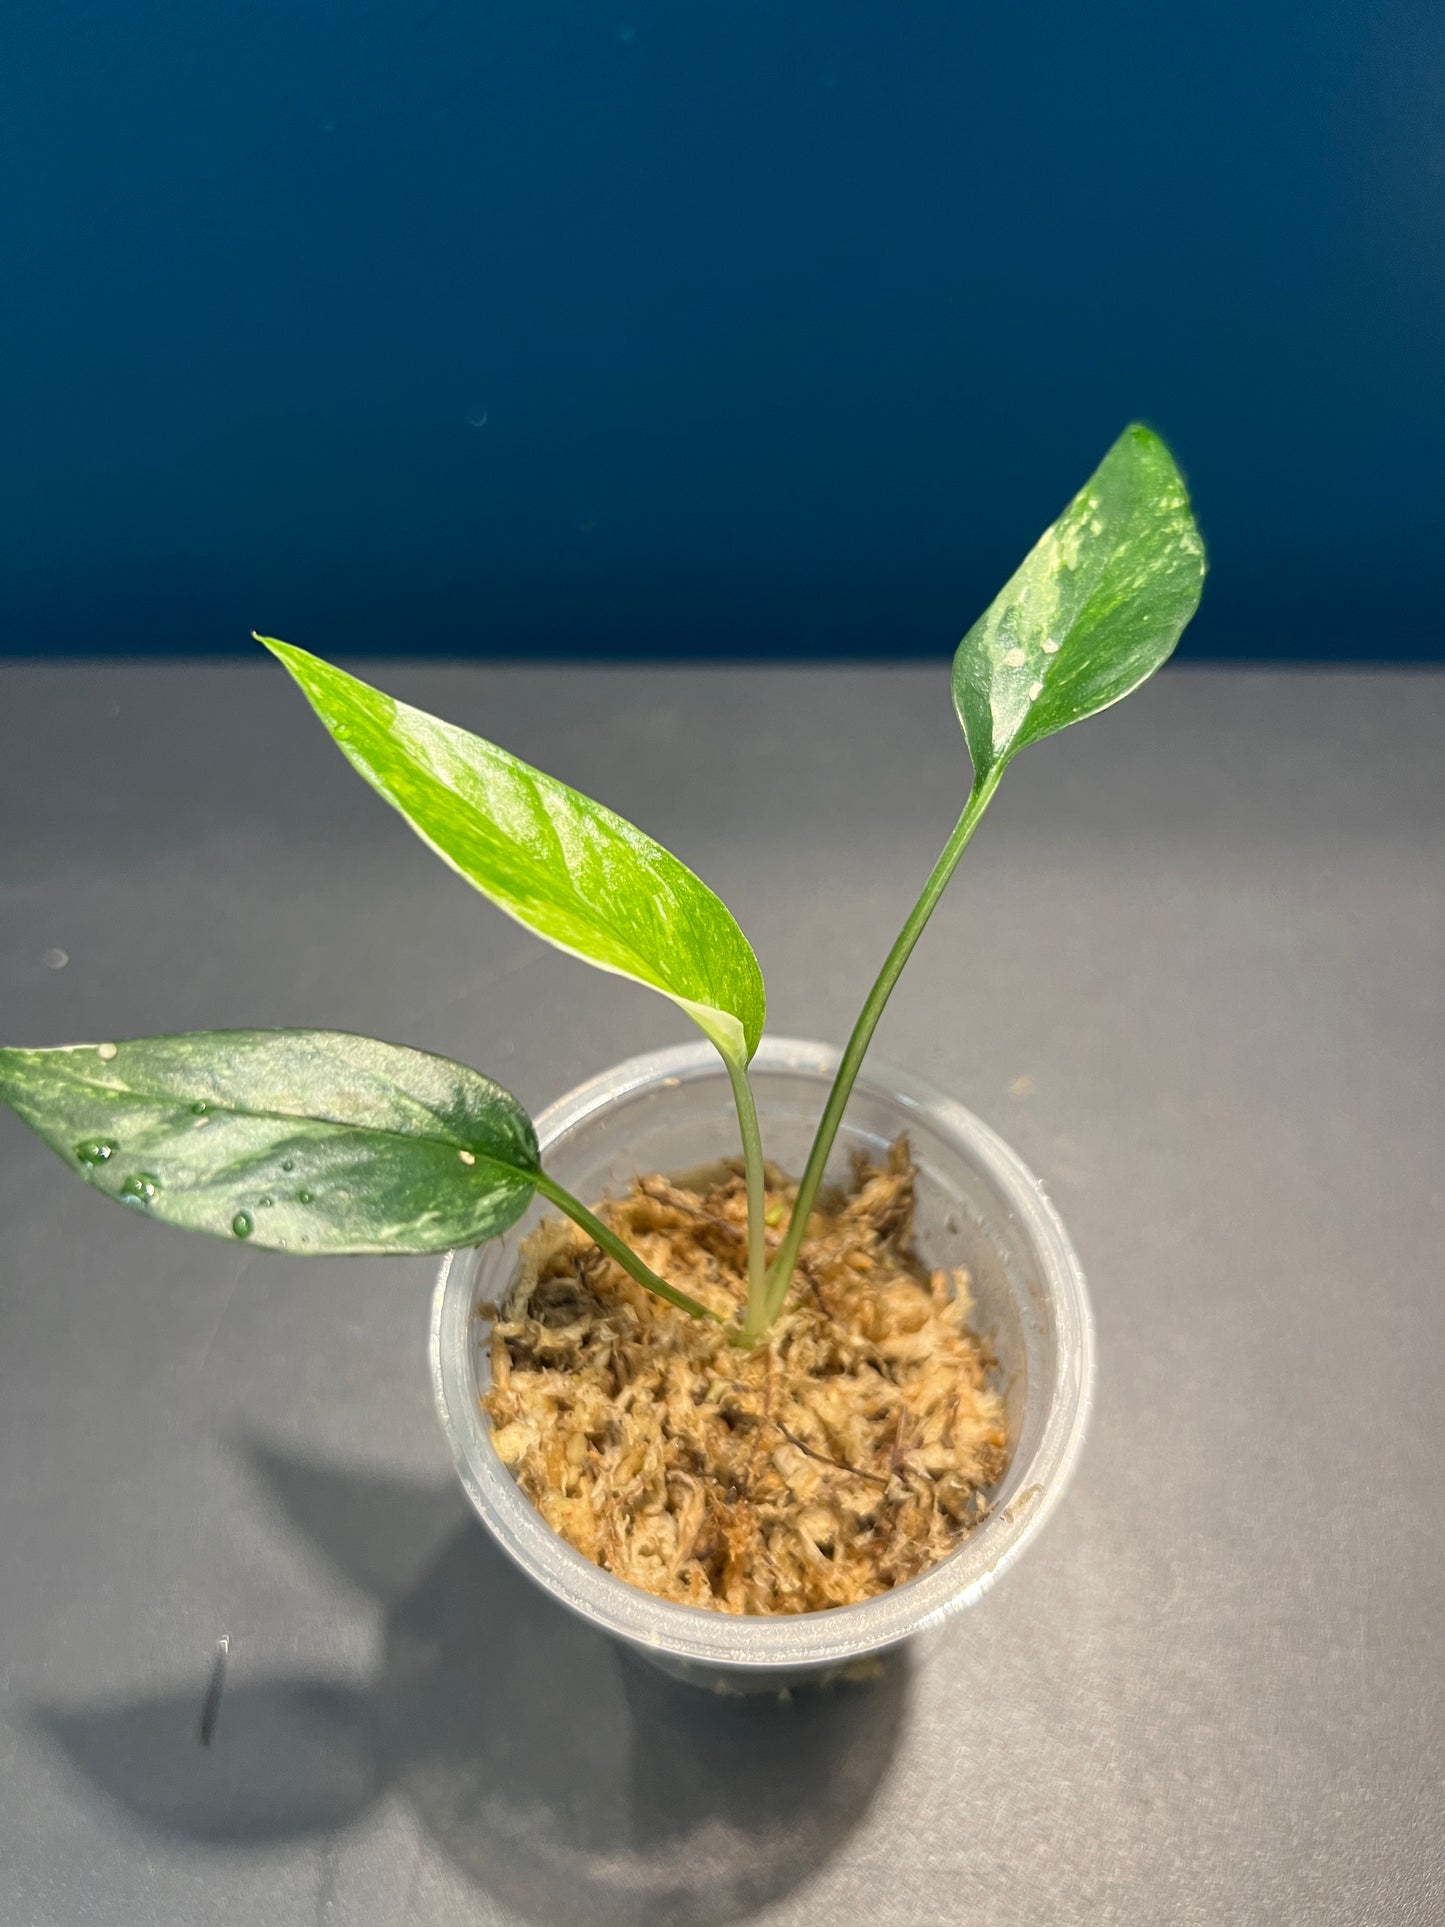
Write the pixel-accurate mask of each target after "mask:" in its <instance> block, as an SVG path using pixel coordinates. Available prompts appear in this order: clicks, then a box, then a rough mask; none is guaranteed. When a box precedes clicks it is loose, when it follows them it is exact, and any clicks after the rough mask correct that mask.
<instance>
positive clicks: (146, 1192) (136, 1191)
mask: <svg viewBox="0 0 1445 1927" xmlns="http://www.w3.org/2000/svg"><path fill="white" fill-rule="evenodd" d="M159 1189H160V1180H159V1179H158V1178H153V1177H152V1176H151V1174H150V1172H149V1171H137V1172H136V1174H135V1176H134V1177H133V1178H127V1179H126V1181H125V1183H124V1184H123V1185H122V1186H121V1187H120V1195H121V1196H122V1197H123V1198H124V1199H125V1201H126V1203H127V1204H149V1203H150V1202H151V1201H152V1199H153V1198H154V1197H155V1194H156V1192H157V1191H158V1190H159Z"/></svg>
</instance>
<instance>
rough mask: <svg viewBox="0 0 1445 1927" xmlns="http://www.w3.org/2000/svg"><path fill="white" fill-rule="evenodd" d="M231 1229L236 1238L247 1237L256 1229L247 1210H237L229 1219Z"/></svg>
mask: <svg viewBox="0 0 1445 1927" xmlns="http://www.w3.org/2000/svg"><path fill="white" fill-rule="evenodd" d="M231 1229H232V1231H234V1232H235V1234H236V1236H237V1237H238V1238H249V1237H250V1235H251V1233H252V1232H253V1231H254V1230H255V1229H256V1226H255V1223H254V1221H253V1220H252V1217H251V1214H250V1212H249V1211H238V1212H237V1213H236V1215H235V1217H234V1218H232V1220H231Z"/></svg>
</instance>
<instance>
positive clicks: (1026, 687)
mask: <svg viewBox="0 0 1445 1927" xmlns="http://www.w3.org/2000/svg"><path fill="white" fill-rule="evenodd" d="M1203 584H1204V544H1203V542H1202V541H1201V540H1200V537H1199V530H1198V529H1197V528H1196V527H1195V523H1194V517H1193V515H1192V514H1191V513H1190V510H1189V497H1188V494H1187V493H1186V491H1185V487H1184V479H1183V477H1182V476H1181V475H1180V473H1179V470H1178V469H1177V468H1176V467H1175V465H1174V461H1173V458H1172V456H1171V455H1170V453H1169V450H1168V449H1167V448H1166V447H1165V446H1164V444H1163V442H1161V441H1160V439H1159V437H1158V436H1157V435H1155V434H1153V433H1152V432H1151V431H1150V430H1149V429H1147V428H1143V427H1141V426H1140V425H1139V424H1138V423H1135V424H1134V425H1133V427H1131V428H1126V429H1125V431H1124V433H1123V434H1122V435H1121V436H1120V437H1119V439H1118V441H1117V442H1115V444H1114V446H1113V447H1112V448H1111V449H1110V450H1109V452H1108V454H1107V455H1106V456H1105V457H1104V459H1103V461H1102V462H1101V463H1100V464H1099V466H1098V468H1097V469H1096V470H1095V472H1094V474H1093V475H1092V476H1091V477H1090V478H1089V480H1088V481H1087V482H1086V483H1085V484H1084V486H1083V488H1081V489H1080V491H1079V493H1078V494H1077V495H1076V496H1075V497H1074V499H1073V501H1072V502H1070V504H1069V506H1068V507H1067V508H1066V509H1065V510H1064V512H1063V514H1062V515H1061V516H1060V517H1059V519H1058V521H1057V522H1055V523H1054V524H1053V526H1052V527H1051V528H1048V529H1046V530H1045V531H1044V533H1043V534H1042V535H1041V536H1040V537H1039V539H1038V541H1037V542H1036V543H1035V544H1034V547H1033V548H1032V550H1031V551H1030V552H1029V554H1028V556H1027V557H1026V559H1025V560H1024V562H1023V564H1022V566H1021V567H1020V568H1019V569H1018V570H1017V571H1016V572H1015V574H1014V575H1013V577H1012V578H1011V580H1010V581H1009V582H1008V583H1007V584H1006V585H1005V587H1004V588H1003V589H1002V590H1001V591H1000V592H999V594H998V595H997V596H996V597H995V598H994V600H993V602H992V604H991V605H990V606H989V608H988V609H987V610H986V611H985V612H984V614H983V615H981V616H980V617H979V619H978V621H977V622H976V623H975V624H974V625H973V627H972V628H971V629H970V630H969V632H968V634H967V635H966V636H965V637H964V639H963V641H962V642H961V643H960V644H959V646H958V653H957V655H956V656H955V657H954V659H953V704H954V708H955V709H956V710H957V711H958V719H959V721H960V722H961V723H962V724H963V733H964V736H965V738H966V740H967V742H968V753H969V755H970V756H971V757H972V758H973V767H974V779H975V782H976V783H977V782H981V781H983V779H985V778H986V777H987V776H988V775H989V774H990V773H991V772H992V771H994V770H997V769H1001V768H1002V766H1003V765H1004V764H1005V763H1006V762H1007V761H1008V760H1009V758H1010V757H1012V756H1014V755H1016V754H1017V753H1018V751H1019V750H1021V749H1022V748H1024V746H1025V745H1026V744H1028V743H1037V742H1039V741H1040V740H1041V739H1042V738H1043V737H1045V736H1052V735H1053V734H1054V733H1055V731H1057V730H1060V729H1066V728H1067V727H1068V725H1069V724H1070V723H1076V722H1079V721H1080V720H1081V719H1082V718H1083V717H1085V716H1092V715H1093V714H1094V713H1095V711H1096V710H1100V709H1106V708H1107V707H1108V706H1109V704H1110V703H1116V702H1118V701H1119V699H1120V698H1121V697H1123V696H1127V695H1128V694H1129V692H1130V690H1131V689H1136V688H1137V687H1138V685H1139V684H1140V683H1141V682H1143V681H1144V679H1145V677H1146V676H1151V675H1153V673H1154V671H1155V670H1156V669H1157V668H1158V667H1159V665H1160V663H1162V662H1164V661H1165V660H1166V658H1167V657H1168V656H1169V654H1170V653H1171V651H1172V650H1173V648H1174V645H1175V643H1176V642H1177V641H1178V640H1179V637H1180V634H1181V633H1182V631H1183V629H1184V625H1185V624H1186V623H1187V622H1188V620H1189V618H1190V617H1191V616H1192V615H1193V614H1194V611H1195V609H1196V608H1197V607H1198V604H1199V594H1200V590H1201V588H1202V587H1203Z"/></svg>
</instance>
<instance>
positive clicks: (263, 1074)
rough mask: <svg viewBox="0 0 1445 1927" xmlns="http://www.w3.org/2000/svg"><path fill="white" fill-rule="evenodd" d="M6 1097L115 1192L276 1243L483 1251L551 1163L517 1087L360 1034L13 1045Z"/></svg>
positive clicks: (159, 1213)
mask: <svg viewBox="0 0 1445 1927" xmlns="http://www.w3.org/2000/svg"><path fill="white" fill-rule="evenodd" d="M0 1097H3V1098H4V1100H5V1102H6V1103H7V1104H9V1105H10V1106H11V1107H12V1108H13V1109H14V1110H16V1111H17V1112H18V1113H19V1114H20V1116H21V1117H22V1118H24V1120H25V1122H26V1123H27V1124H28V1125H29V1126H30V1127H31V1129H32V1130H34V1131H36V1132H38V1133H39V1135H40V1136H41V1137H43V1138H44V1139H45V1142H46V1143H47V1144H48V1145H49V1146H50V1147H51V1149H52V1150H54V1151H56V1152H58V1153H59V1155H60V1156H61V1157H62V1158H63V1159H64V1161H65V1162H66V1164H68V1165H69V1166H70V1168H71V1170H73V1171H75V1172H77V1173H78V1174H79V1175H80V1176H81V1177H83V1178H84V1179H86V1181H87V1182H88V1183H89V1184H91V1185H93V1186H94V1187H95V1189H96V1190H97V1191H102V1192H104V1193H105V1195H106V1196H107V1197H111V1198H117V1199H119V1200H121V1201H122V1202H123V1203H125V1204H128V1205H130V1206H131V1207H132V1208H133V1209H135V1210H138V1211H144V1212H146V1213H147V1214H148V1215H149V1216H150V1217H152V1218H160V1219H162V1220H163V1221H164V1222H165V1223H167V1224H175V1225H180V1226H182V1227H183V1228H184V1229H186V1230H188V1231H206V1232H209V1233H211V1234H212V1236H214V1237H218V1238H231V1239H233V1240H236V1241H242V1240H244V1241H246V1242H248V1243H250V1244H253V1245H262V1246H264V1247H266V1248H267V1249H268V1250H289V1251H295V1252H301V1253H308V1254H314V1253H322V1252H405V1251H444V1250H447V1249H448V1248H450V1247H451V1246H453V1245H466V1244H480V1243H481V1242H482V1241H483V1240H484V1239H487V1238H491V1237H495V1236H496V1235H497V1233H498V1232H501V1231H505V1230H506V1228H507V1226H508V1225H510V1224H513V1223H514V1222H515V1221H516V1220H517V1219H518V1218H519V1217H521V1215H522V1213H523V1212H524V1211H525V1210H526V1208H527V1205H528V1203H529V1201H530V1199H531V1197H532V1192H533V1189H534V1188H535V1187H534V1179H535V1174H536V1172H537V1169H538V1157H537V1139H536V1135H535V1133H534V1132H533V1130H532V1124H531V1120H530V1119H529V1118H528V1116H527V1114H526V1112H525V1111H524V1110H523V1109H522V1107H521V1105H520V1104H518V1102H517V1100H516V1099H515V1098H514V1097H512V1096H511V1095H509V1093H508V1092H506V1091H504V1090H503V1089H502V1087H501V1086H500V1084H494V1083H493V1082H492V1081H491V1079H490V1078H488V1077H483V1076H482V1075H481V1074H480V1073H479V1072H477V1071H473V1070H468V1069H467V1068H466V1067H465V1066H464V1065H461V1064H453V1063H451V1062H449V1061H448V1060H447V1059H446V1058H444V1057H432V1056H429V1055H428V1054H427V1053H426V1052H424V1051H415V1050H404V1049H402V1048H401V1047H400V1046H399V1045H396V1044H379V1043H376V1042H375V1041H374V1040H372V1039H371V1038H369V1037H353V1036H351V1035H350V1034H349V1033H347V1032H345V1031H329V1030H213V1031H195V1032H192V1033H190V1034H189V1035H186V1036H179V1037H139V1038H135V1039H134V1040H132V1041H131V1042H130V1043H123V1044H72V1045H69V1046H67V1047H65V1048H63V1049H59V1050H0Z"/></svg>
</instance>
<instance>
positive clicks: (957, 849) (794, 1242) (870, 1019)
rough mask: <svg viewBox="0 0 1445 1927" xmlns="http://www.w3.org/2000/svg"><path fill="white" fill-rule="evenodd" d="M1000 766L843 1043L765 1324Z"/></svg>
mask: <svg viewBox="0 0 1445 1927" xmlns="http://www.w3.org/2000/svg"><path fill="white" fill-rule="evenodd" d="M1002 775H1003V767H1002V765H1000V764H995V765H994V767H993V768H992V769H990V770H989V771H988V772H987V773H986V774H985V775H984V776H983V777H982V778H980V779H979V780H978V781H977V782H976V783H975V784H974V786H973V789H972V791H971V792H970V794H969V799H968V802H967V803H966V804H965V805H964V810H963V815H962V816H961V817H959V819H958V823H957V825H956V827H955V828H954V832H953V834H952V836H950V837H949V839H948V841H947V843H945V844H944V846H943V853H942V855H941V856H940V857H939V859H938V861H937V863H935V864H934V866H933V869H932V871H931V872H930V874H929V878H928V881H927V883H925V884H924V886H923V893H922V895H921V896H920V897H919V899H918V901H917V903H915V904H914V906H913V908H912V909H911V910H910V911H909V913H908V917H907V921H906V922H905V923H904V925H903V928H902V929H901V930H900V931H899V933H898V937H897V941H896V942H895V943H894V945H893V948H892V949H891V950H890V951H889V952H888V956H887V959H886V961H885V962H884V965H883V968H882V969H881V970H880V971H879V973H878V977H877V981H876V982H875V983H874V985H873V988H872V989H871V990H870V991H869V993H868V997H867V1001H866V1002H865V1003H864V1005H863V1009H862V1011H861V1012H860V1014H859V1017H858V1021H857V1023H856V1024H855V1025H854V1026H853V1035H852V1036H851V1037H850V1038H849V1039H848V1047H847V1049H846V1050H845V1051H844V1052H843V1057H842V1061H841V1063H840V1064H839V1065H838V1075H837V1076H836V1077H835V1078H834V1080H833V1088H832V1090H831V1091H829V1093H828V1102H827V1104H826V1105H825V1106H824V1107H823V1116H822V1119H821V1120H820V1122H819V1124H818V1130H817V1135H816V1136H815V1137H814V1139H813V1148H812V1150H811V1151H810V1152H809V1153H808V1163H807V1168H806V1169H805V1170H804V1172H803V1178H802V1182H801V1183H800V1184H799V1186H798V1196H797V1199H796V1201H795V1202H794V1205H793V1215H792V1217H791V1218H790V1219H789V1220H788V1228H787V1230H786V1231H785V1232H784V1234H783V1240H782V1243H781V1244H780V1245H779V1246H778V1252H777V1256H776V1257H775V1258H774V1260H773V1263H772V1268H771V1270H770V1271H769V1274H768V1302H767V1311H766V1320H765V1322H766V1323H768V1324H770V1323H771V1322H772V1320H773V1319H774V1318H776V1317H777V1315H778V1313H779V1312H780V1311H781V1310H782V1308H783V1300H784V1299H785V1298H786V1297H787V1295H788V1286H789V1285H790V1284H791V1283H792V1280H793V1267H794V1266H795V1265H796V1264H797V1262H798V1252H799V1249H800V1248H801V1246H802V1242H803V1233H804V1232H805V1231H806V1230H807V1227H808V1215H809V1213H810V1212H811V1211H812V1209H813V1200H814V1199H815V1198H816V1197H817V1195H818V1186H819V1185H820V1184H821V1183H822V1181H823V1172H824V1169H825V1167H826V1166H827V1163H828V1156H829V1153H830V1152H831V1151H832V1149H833V1140H834V1139H835V1138H836V1137H837V1135H838V1126H839V1125H840V1124H841V1123H842V1121H843V1111H844V1109H845V1107H846V1105H847V1103H848V1099H849V1097H850V1096H851V1095H852V1091H853V1084H854V1080H855V1079H856V1078H857V1076H858V1070H859V1067H860V1066H861V1064H862V1062H863V1054H864V1052H865V1051H866V1050H867V1048H868V1045H869V1043H870V1042H871V1041H872V1037H873V1033H874V1031H875V1030H876V1029H877V1028H878V1019H879V1018H880V1017H881V1016H882V1015H883V1007H884V1005H885V1004H886V1003H887V1002H888V999H889V997H890V996H891V995H892V992H893V986H894V985H895V984H896V983H897V982H898V979H899V977H900V976H901V975H902V974H903V966H904V965H905V964H906V963H907V962H908V959H909V957H910V956H911V955H912V952H913V946H914V945H915V944H916V943H917V942H918V939H919V938H920V937H921V936H922V935H923V927H924V925H925V924H926V923H927V922H928V919H929V918H930V917H931V916H932V914H933V911H934V908H935V906H936V905H937V903H938V899H939V898H940V897H941V896H942V895H943V892H944V890H945V889H946V888H947V886H948V879H949V878H950V877H951V876H952V875H953V872H954V870H955V868H956V867H957V865H958V859H959V858H960V857H961V856H962V855H963V853H964V851H965V850H966V849H967V848H968V843H969V839H970V837H972V835H973V833H974V831H975V830H976V829H977V827H978V821H979V818H980V817H981V816H982V815H983V813H984V811H985V810H986V809H987V808H988V804H989V799H990V797H991V796H992V795H993V793H994V791H995V790H996V789H997V788H998V782H999V778H1000V777H1001V776H1002Z"/></svg>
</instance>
